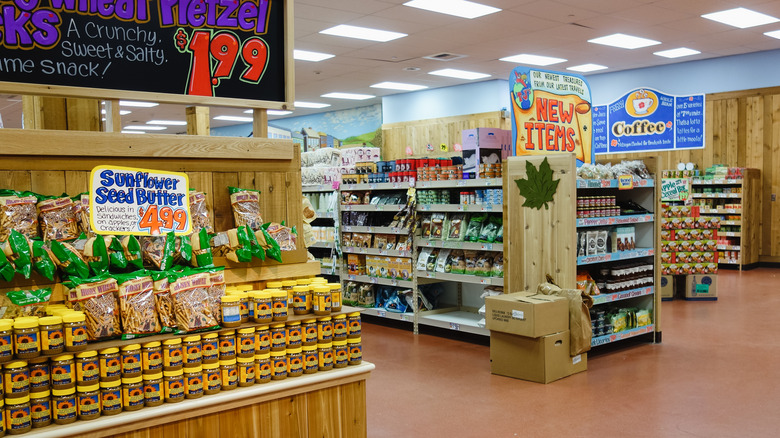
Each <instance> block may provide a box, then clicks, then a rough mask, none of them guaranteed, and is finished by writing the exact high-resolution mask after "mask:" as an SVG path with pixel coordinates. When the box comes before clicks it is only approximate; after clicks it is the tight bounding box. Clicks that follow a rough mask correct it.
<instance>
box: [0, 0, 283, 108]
mask: <svg viewBox="0 0 780 438" xmlns="http://www.w3.org/2000/svg"><path fill="white" fill-rule="evenodd" d="M0 4H1V5H2V6H1V7H0V60H2V62H0V81H4V82H0V89H3V90H5V89H9V88H11V87H12V85H13V84H14V83H24V84H39V85H45V86H59V87H60V88H58V89H57V91H58V92H59V93H60V94H62V95H75V96H79V95H84V92H83V90H81V91H80V90H79V88H91V89H100V90H101V92H100V95H101V97H104V98H125V99H126V98H128V96H132V94H130V93H128V91H129V92H146V93H154V94H150V95H147V96H143V97H147V98H149V99H150V100H151V99H154V100H155V101H164V102H165V101H167V102H189V103H191V102H192V99H191V98H187V97H186V96H205V97H208V98H214V99H211V100H210V101H209V103H211V102H212V101H213V102H218V99H216V98H224V99H225V101H222V102H220V104H229V103H235V104H236V105H238V106H247V101H249V100H250V99H251V101H270V102H286V101H287V100H291V99H287V96H286V88H285V80H286V73H285V72H286V68H287V66H286V65H285V58H286V56H285V54H286V52H287V50H288V49H286V48H285V35H286V34H287V33H288V31H287V29H286V27H287V25H288V24H287V23H288V22H290V20H289V19H288V18H286V17H285V14H289V13H290V11H285V9H286V3H285V2H284V1H274V0H232V1H212V0H208V1H190V0H160V1H158V2H150V1H145V0H143V1H138V0H136V1H127V0H47V1H42V0H10V1H9V0H5V1H2V2H0ZM290 50H291V49H290ZM74 87H75V88H74ZM44 89H45V88H44ZM160 93H162V94H163V95H162V96H161V95H159V94H160ZM228 99H236V100H235V101H231V100H228Z"/></svg>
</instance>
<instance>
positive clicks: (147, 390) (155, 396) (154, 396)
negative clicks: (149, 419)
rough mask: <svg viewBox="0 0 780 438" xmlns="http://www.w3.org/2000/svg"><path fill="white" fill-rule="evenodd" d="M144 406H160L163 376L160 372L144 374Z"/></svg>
mask: <svg viewBox="0 0 780 438" xmlns="http://www.w3.org/2000/svg"><path fill="white" fill-rule="evenodd" d="M143 378H144V406H146V407H147V408H148V407H153V406H160V405H161V404H163V403H164V401H163V375H162V373H161V372H157V373H153V374H144V377H143Z"/></svg>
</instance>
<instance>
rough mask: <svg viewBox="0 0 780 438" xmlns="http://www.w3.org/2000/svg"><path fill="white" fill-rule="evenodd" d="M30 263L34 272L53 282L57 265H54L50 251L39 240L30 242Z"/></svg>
mask: <svg viewBox="0 0 780 438" xmlns="http://www.w3.org/2000/svg"><path fill="white" fill-rule="evenodd" d="M32 246H33V251H32V262H33V268H35V272H37V273H38V274H40V275H42V276H43V277H46V278H48V279H49V280H52V281H54V273H55V272H56V271H57V265H55V264H54V261H53V260H52V255H51V249H49V247H48V246H47V244H46V243H44V242H42V241H40V240H33V241H32Z"/></svg>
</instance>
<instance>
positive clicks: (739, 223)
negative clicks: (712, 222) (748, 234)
mask: <svg viewBox="0 0 780 438" xmlns="http://www.w3.org/2000/svg"><path fill="white" fill-rule="evenodd" d="M720 224H721V225H736V226H738V227H741V226H742V221H729V220H726V221H720Z"/></svg>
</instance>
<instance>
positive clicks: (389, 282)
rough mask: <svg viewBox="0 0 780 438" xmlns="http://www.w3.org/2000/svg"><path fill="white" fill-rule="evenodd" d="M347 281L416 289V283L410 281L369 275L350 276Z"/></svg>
mask: <svg viewBox="0 0 780 438" xmlns="http://www.w3.org/2000/svg"><path fill="white" fill-rule="evenodd" d="M346 280H347V281H357V282H360V283H371V284H381V285H384V286H397V287H414V282H413V281H410V280H400V279H393V278H381V277H371V276H369V275H354V274H348V275H347V278H346Z"/></svg>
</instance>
